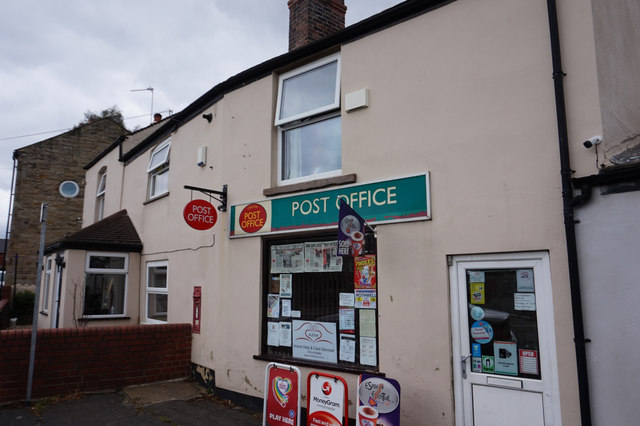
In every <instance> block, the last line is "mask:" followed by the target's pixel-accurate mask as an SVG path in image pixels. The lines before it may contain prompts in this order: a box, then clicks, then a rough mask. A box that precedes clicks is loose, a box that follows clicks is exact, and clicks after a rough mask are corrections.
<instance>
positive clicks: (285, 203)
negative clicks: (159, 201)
mask: <svg viewBox="0 0 640 426" xmlns="http://www.w3.org/2000/svg"><path fill="white" fill-rule="evenodd" d="M340 199H343V200H345V201H346V202H347V204H349V205H350V206H351V208H353V209H354V210H356V211H357V212H358V214H359V215H360V216H362V217H363V218H364V219H365V220H366V221H367V223H368V224H371V225H373V224H382V223H393V222H406V221H416V220H429V219H431V205H430V195H429V175H428V174H426V173H425V174H420V175H415V176H409V177H403V178H397V179H391V180H385V181H379V182H371V183H365V184H356V185H348V186H342V187H340V188H337V189H332V190H329V191H314V192H307V193H304V194H301V195H294V196H283V197H277V198H272V199H269V200H261V201H254V202H251V203H246V204H236V205H233V206H231V209H230V221H231V224H230V230H229V236H230V237H231V238H237V237H249V236H254V235H264V234H276V233H283V232H295V231H300V230H304V229H330V228H334V227H336V226H337V224H338V213H339V211H340Z"/></svg>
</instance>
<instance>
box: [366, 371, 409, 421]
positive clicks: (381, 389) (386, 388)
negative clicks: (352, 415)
mask: <svg viewBox="0 0 640 426" xmlns="http://www.w3.org/2000/svg"><path fill="white" fill-rule="evenodd" d="M400 394H401V390H400V383H398V381H397V380H394V379H391V378H389V377H378V376H373V375H371V374H361V375H360V376H359V377H358V398H357V399H358V404H357V410H356V415H357V417H356V424H358V425H375V424H378V425H385V426H400Z"/></svg>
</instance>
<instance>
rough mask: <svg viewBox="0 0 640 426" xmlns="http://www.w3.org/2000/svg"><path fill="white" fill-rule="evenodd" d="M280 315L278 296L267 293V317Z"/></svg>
mask: <svg viewBox="0 0 640 426" xmlns="http://www.w3.org/2000/svg"><path fill="white" fill-rule="evenodd" d="M279 316H280V296H279V295H277V294H269V295H267V317H268V318H278V317H279Z"/></svg>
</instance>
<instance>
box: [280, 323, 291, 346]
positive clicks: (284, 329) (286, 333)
mask: <svg viewBox="0 0 640 426" xmlns="http://www.w3.org/2000/svg"><path fill="white" fill-rule="evenodd" d="M278 343H279V345H280V346H288V347H291V323H290V322H281V323H280V337H279V340H278Z"/></svg>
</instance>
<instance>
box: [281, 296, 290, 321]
mask: <svg viewBox="0 0 640 426" xmlns="http://www.w3.org/2000/svg"><path fill="white" fill-rule="evenodd" d="M281 302H282V312H281V313H282V316H283V317H290V316H291V299H282V300H281Z"/></svg>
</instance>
